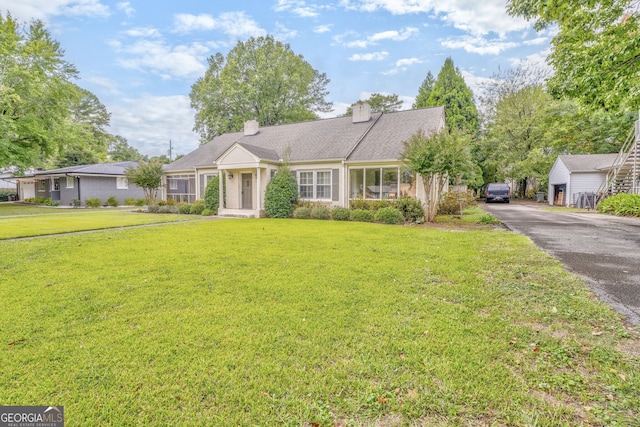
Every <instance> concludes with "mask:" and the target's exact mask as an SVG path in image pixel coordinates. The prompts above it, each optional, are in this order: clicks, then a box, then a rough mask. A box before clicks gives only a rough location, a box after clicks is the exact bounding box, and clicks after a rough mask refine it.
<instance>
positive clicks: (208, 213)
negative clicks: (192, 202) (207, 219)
mask: <svg viewBox="0 0 640 427" xmlns="http://www.w3.org/2000/svg"><path fill="white" fill-rule="evenodd" d="M200 215H202V216H211V215H215V214H214V213H213V211H212V210H211V209H209V208H204V209H203V210H202V213H201V214H200Z"/></svg>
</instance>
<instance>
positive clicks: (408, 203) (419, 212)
mask: <svg viewBox="0 0 640 427" xmlns="http://www.w3.org/2000/svg"><path fill="white" fill-rule="evenodd" d="M393 207H395V208H396V209H398V210H399V211H400V212H402V216H404V220H405V221H406V222H408V223H416V222H417V223H420V222H423V221H424V206H423V205H422V202H421V201H420V200H418V199H416V198H414V197H400V198H398V199H397V200H396V201H395V202H394V203H393Z"/></svg>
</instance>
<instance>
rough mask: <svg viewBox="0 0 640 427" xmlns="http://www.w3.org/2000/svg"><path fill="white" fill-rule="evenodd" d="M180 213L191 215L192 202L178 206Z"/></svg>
mask: <svg viewBox="0 0 640 427" xmlns="http://www.w3.org/2000/svg"><path fill="white" fill-rule="evenodd" d="M178 213H180V214H182V215H189V214H190V213H191V204H190V203H185V204H183V205H180V208H178Z"/></svg>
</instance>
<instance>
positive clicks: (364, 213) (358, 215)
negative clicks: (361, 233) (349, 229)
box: [351, 209, 373, 222]
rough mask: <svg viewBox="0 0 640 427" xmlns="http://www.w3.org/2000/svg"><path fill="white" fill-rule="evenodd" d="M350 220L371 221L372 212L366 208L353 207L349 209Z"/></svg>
mask: <svg viewBox="0 0 640 427" xmlns="http://www.w3.org/2000/svg"><path fill="white" fill-rule="evenodd" d="M351 221H360V222H373V212H371V211H368V210H366V209H354V210H352V211H351Z"/></svg>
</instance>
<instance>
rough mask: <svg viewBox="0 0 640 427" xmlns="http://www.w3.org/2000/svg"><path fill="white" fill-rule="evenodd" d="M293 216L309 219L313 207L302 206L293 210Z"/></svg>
mask: <svg viewBox="0 0 640 427" xmlns="http://www.w3.org/2000/svg"><path fill="white" fill-rule="evenodd" d="M293 217H294V218H296V219H309V218H311V209H309V208H307V207H305V206H300V207H299V208H296V209H295V210H294V211H293Z"/></svg>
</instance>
